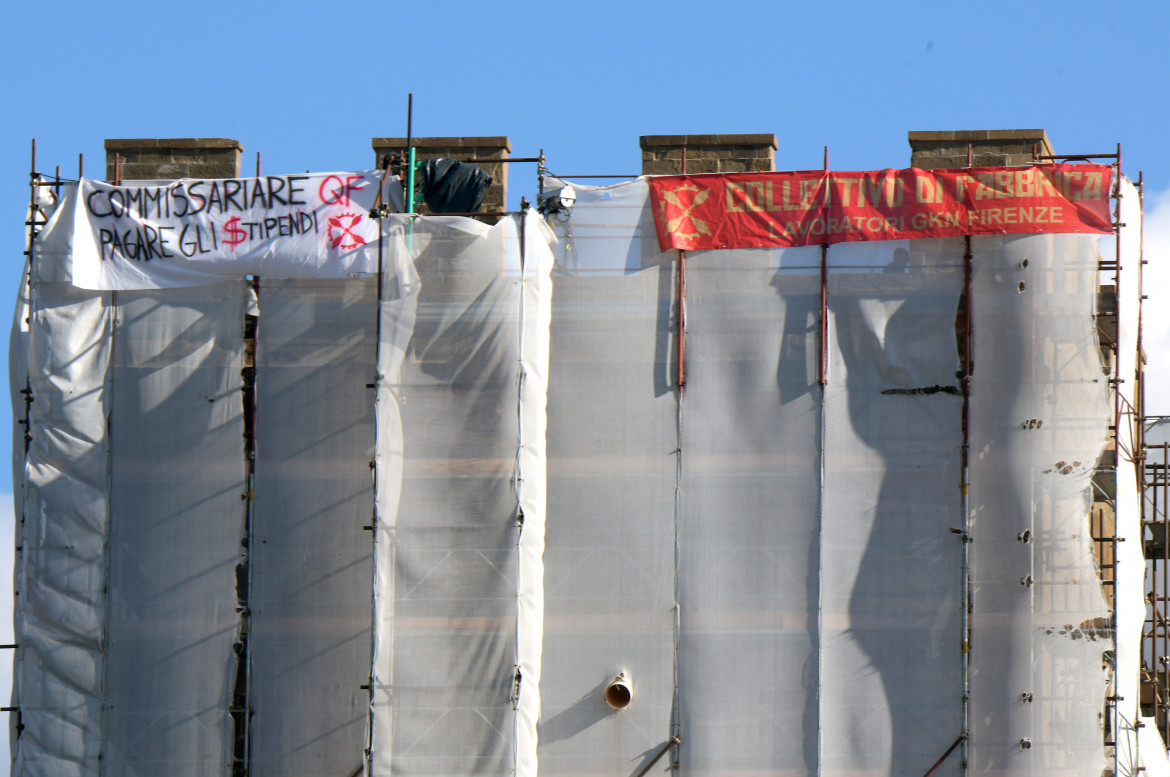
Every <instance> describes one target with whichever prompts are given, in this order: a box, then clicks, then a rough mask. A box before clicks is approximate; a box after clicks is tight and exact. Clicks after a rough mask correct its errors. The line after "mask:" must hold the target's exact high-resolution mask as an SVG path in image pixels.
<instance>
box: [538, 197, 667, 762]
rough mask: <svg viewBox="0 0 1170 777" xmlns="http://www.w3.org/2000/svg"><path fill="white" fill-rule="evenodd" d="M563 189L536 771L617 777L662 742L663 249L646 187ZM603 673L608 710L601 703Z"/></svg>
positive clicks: (664, 514) (664, 694) (664, 648)
mask: <svg viewBox="0 0 1170 777" xmlns="http://www.w3.org/2000/svg"><path fill="white" fill-rule="evenodd" d="M574 188H576V189H577V201H576V204H575V205H574V206H573V209H572V211H571V212H570V213H569V214H568V216H567V217H565V216H558V219H560V220H559V221H554V226H555V228H556V230H557V233H558V237H559V238H560V241H559V242H558V243H557V245H556V258H557V265H556V273H555V276H554V284H555V288H556V293H555V294H554V296H553V325H552V326H553V328H552V338H551V355H550V359H551V365H550V368H549V369H550V372H549V401H548V428H549V435H548V466H549V476H548V511H549V516H550V520H549V525H548V536H547V539H546V550H545V569H546V571H545V579H544V586H545V633H544V652H543V656H542V665H543V672H542V675H541V687H540V697H541V704H542V716H541V724H540V745H539V755H540V772H541V774H544V775H555V774H571V775H579V774H595V775H610V777H628V775H630V774H633V773H635V772H636V771H637V770H638V769H639V768H640V767H641V766H642V765H643V764H644V763H645V762H646V761H648V760H649V758H651V757H653V755H654V754H655V753H657V752H658V750H660V749H661V748H662V746H663V744H664V743H665V742H666V741H668V740H669V738H670V735H671V710H672V705H673V701H674V628H675V613H674V602H675V593H674V565H675V548H674V534H675V527H674V524H675V485H676V482H677V472H678V462H677V455H676V450H677V448H678V438H677V417H678V399H677V394H676V391H675V388H674V387H675V382H676V366H677V360H676V358H675V357H674V355H673V354H674V353H675V349H676V348H677V342H676V340H675V337H674V332H675V330H676V324H675V319H674V317H673V311H672V303H673V300H674V299H675V294H674V283H675V279H674V276H673V274H672V265H673V252H672V253H668V254H660V253H659V252H658V249H657V244H656V239H655V237H654V228H653V225H652V224H651V223H650V221H649V211H648V209H647V207H646V200H647V187H646V184H645V182H643V181H635V182H630V183H623V184H618V185H616V186H609V187H588V186H580V187H577V186H575V187H574ZM618 674H624V675H625V677H626V679H627V681H628V682H629V683H630V686H631V689H632V702H631V704H630V706H629V707H627V708H625V709H623V710H621V711H617V710H614V709H611V708H610V707H609V706H608V705H607V704H606V702H605V700H604V698H605V689H606V686H607V685H608V684H609V683H610V682H611V681H612V680H614V678H615V677H616V676H617V675H618ZM657 768H658V770H659V771H662V770H668V769H669V762H668V760H666V759H663V760H662V761H660V762H659V763H658V765H657Z"/></svg>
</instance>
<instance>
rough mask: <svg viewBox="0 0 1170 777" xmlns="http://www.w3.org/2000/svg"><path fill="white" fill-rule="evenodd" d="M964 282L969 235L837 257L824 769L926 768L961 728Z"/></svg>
mask: <svg viewBox="0 0 1170 777" xmlns="http://www.w3.org/2000/svg"><path fill="white" fill-rule="evenodd" d="M962 289H963V242H962V240H957V239H934V240H916V241H911V242H905V241H883V242H872V243H852V244H844V245H837V246H832V247H831V248H830V249H829V251H828V304H829V314H830V317H829V337H828V344H829V357H828V359H829V363H828V379H827V384H826V387H825V410H824V412H825V442H824V448H825V452H824V457H825V474H824V513H823V516H824V520H823V526H822V537H823V545H822V548H821V556H820V558H821V566H822V572H821V594H820V599H821V620H822V624H821V628H822V632H821V672H820V679H819V685H820V689H821V693H822V697H823V699H822V717H821V728H822V737H823V740H822V752H821V757H822V769H821V773H823V774H830V775H831V774H838V775H848V774H857V773H862V772H865V773H876V774H923V773H925V772H926V771H927V770H928V769H929V768H930V766H931V765H932V764H933V763H934V762H935V761H936V760H937V759H938V758H939V757H941V756H942V755H943V753H944V752H946V751H947V748H948V747H949V746H950V745H951V743H952V742H954V741H955V739H956V738H957V737H958V734H959V732H960V731H961V729H962V721H961V718H960V710H961V705H960V701H961V696H962V678H961V664H960V655H961V654H960V645H959V643H960V639H961V630H960V620H959V618H960V612H961V606H962V573H961V569H962V542H961V538H960V536H958V535H956V534H954V533H952V531H951V529H953V528H955V527H958V526H961V515H962V504H961V501H960V493H961V492H960V485H961V481H962V471H961V464H960V458H959V455H960V449H961V443H962V436H963V432H962V408H963V399H962V391H961V389H960V386H959V382H958V378H957V373H958V371H959V369H960V363H959V353H958V349H957V346H956V334H955V317H956V312H957V309H958V302H959V295H960V294H961V292H962ZM809 448H810V450H814V446H809ZM955 760H956V762H957V760H958V759H957V758H956V759H955Z"/></svg>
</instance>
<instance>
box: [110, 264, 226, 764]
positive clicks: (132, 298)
mask: <svg viewBox="0 0 1170 777" xmlns="http://www.w3.org/2000/svg"><path fill="white" fill-rule="evenodd" d="M244 292H245V286H244V284H243V283H242V282H228V283H223V284H218V285H212V286H201V287H198V288H195V289H183V290H162V291H157V292H118V293H116V295H115V296H114V307H115V310H116V314H117V320H116V322H115V326H114V332H113V354H114V355H113V358H112V368H111V390H110V401H109V407H110V438H111V440H110V442H111V450H112V455H111V463H110V482H111V497H110V499H111V512H110V526H109V554H110V555H109V571H108V587H109V593H108V599H109V611H108V614H107V626H106V628H107V637H106V639H107V655H108V659H107V667H106V678H105V684H106V711H105V730H104V740H105V741H104V744H103V748H102V764H103V767H102V768H103V770H104V771H105V773H107V774H126V775H142V776H143V777H146V775H155V774H161V773H166V774H168V775H202V774H209V773H222V772H223V771H224V770H225V769H227V768H229V765H230V762H231V759H232V741H233V730H232V722H231V719H230V717H229V712H228V710H229V707H230V700H231V687H232V684H233V682H234V680H235V676H236V662H235V653H234V651H233V647H232V646H233V644H234V643H235V641H236V638H237V633H238V631H239V624H240V616H239V614H238V613H237V609H236V607H237V589H236V564H237V563H238V562H239V560H240V556H241V553H242V548H241V543H240V540H241V539H242V538H243V536H244V514H245V513H244V509H245V508H244V502H243V501H242V497H243V496H244V495H245V493H246V491H247V485H246V482H245V478H244V448H243V431H244V426H243V414H242V405H241V402H240V389H241V383H242V378H241V374H240V372H241V370H242V368H243V366H244V365H243V321H244Z"/></svg>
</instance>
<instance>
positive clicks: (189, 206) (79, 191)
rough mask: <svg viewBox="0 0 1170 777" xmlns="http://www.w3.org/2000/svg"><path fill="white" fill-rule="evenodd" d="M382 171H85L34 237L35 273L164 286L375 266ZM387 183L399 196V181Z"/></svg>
mask: <svg viewBox="0 0 1170 777" xmlns="http://www.w3.org/2000/svg"><path fill="white" fill-rule="evenodd" d="M382 177H383V176H382V173H381V172H380V171H367V172H347V173H314V174H308V173H306V174H304V175H281V176H265V177H262V178H226V179H218V180H199V179H190V178H184V179H180V180H177V181H171V182H167V183H162V184H150V185H124V186H113V185H111V184H108V183H104V182H102V181H93V180H89V179H82V180H81V181H80V182H79V183H78V184H76V185H75V186H72V187H70V188H69V189H68V190H67V191H66V194H65V197H64V200H63V202H62V204H61V207H59V208H58V209H57V211H56V212H55V213H54V214H53V216H52V218H51V219H50V221H49V223H48V224H47V225H46V227H45V230H44V231H43V232H42V233H41V235H40V236H39V237H38V239H37V249H38V250H37V256H38V259H39V261H41V262H47V263H49V265H50V266H49V267H45V266H41V267H39V268H38V275H39V277H41V278H46V277H62V276H65V275H67V277H69V278H70V279H71V280H72V282H73V285H74V286H78V287H80V288H84V289H157V288H166V287H172V286H196V285H201V284H205V283H213V282H216V281H219V280H223V279H225V278H239V277H242V276H245V275H266V276H270V277H281V278H299V277H316V278H322V277H326V278H336V277H346V276H349V275H352V274H355V273H371V272H376V271H377V243H378V222H377V219H372V218H371V217H370V213H369V211H370V208H372V207H373V205H374V202H375V200H376V199H377V196H378V187H379V184H380V183H381V182H382ZM388 186H389V188H390V189H391V190H392V191H393V195H394V196H393V197H392V200H393V201H397V200H400V193H399V192H400V189H399V187H398V185H397V180H396V179H394V180H392V181H391V182H390V184H389V185H388ZM383 199H386V198H385V197H384V198H383ZM53 263H59V264H60V265H61V266H58V267H53V266H52V264H53ZM66 269H68V273H67V274H66V273H63V272H62V271H63V270H66Z"/></svg>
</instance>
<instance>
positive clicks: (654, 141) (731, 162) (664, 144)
mask: <svg viewBox="0 0 1170 777" xmlns="http://www.w3.org/2000/svg"><path fill="white" fill-rule="evenodd" d="M641 145H642V174H643V175H681V174H682V172H683V149H684V148H685V149H686V157H687V169H686V172H687V173H688V174H693V173H747V172H766V171H771V170H775V169H776V148H777V144H776V136H775V135H773V134H771V133H757V134H746V135H643V136H642V137H641Z"/></svg>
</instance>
